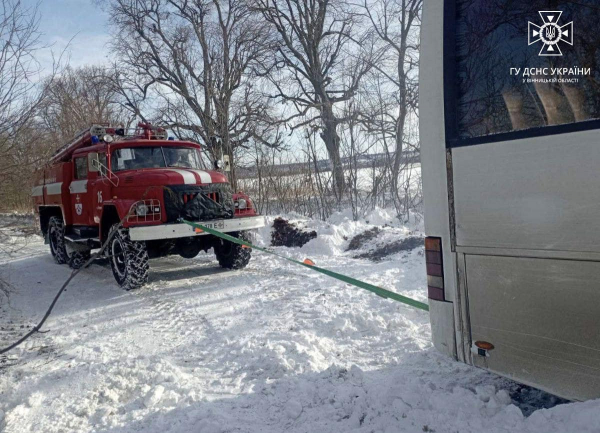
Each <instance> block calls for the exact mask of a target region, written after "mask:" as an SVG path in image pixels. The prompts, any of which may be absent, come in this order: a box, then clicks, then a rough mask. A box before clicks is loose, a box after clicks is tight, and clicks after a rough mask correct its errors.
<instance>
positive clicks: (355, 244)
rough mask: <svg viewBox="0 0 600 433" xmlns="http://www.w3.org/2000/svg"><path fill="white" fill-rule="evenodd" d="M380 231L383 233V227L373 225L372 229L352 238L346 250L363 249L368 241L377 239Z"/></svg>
mask: <svg viewBox="0 0 600 433" xmlns="http://www.w3.org/2000/svg"><path fill="white" fill-rule="evenodd" d="M379 233H381V229H380V228H379V227H373V228H372V229H369V230H366V231H364V232H362V233H359V234H357V235H356V236H354V237H353V238H352V239H351V240H350V243H349V244H348V248H346V251H355V250H359V249H361V248H362V247H363V246H364V245H365V244H366V243H367V242H369V241H371V240H373V239H375V238H376V237H377V235H379Z"/></svg>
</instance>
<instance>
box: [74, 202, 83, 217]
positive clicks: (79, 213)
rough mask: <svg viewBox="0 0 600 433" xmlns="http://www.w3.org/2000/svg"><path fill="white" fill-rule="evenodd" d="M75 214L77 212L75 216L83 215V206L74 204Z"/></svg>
mask: <svg viewBox="0 0 600 433" xmlns="http://www.w3.org/2000/svg"><path fill="white" fill-rule="evenodd" d="M75 212H77V215H81V214H82V213H83V205H82V204H81V203H75Z"/></svg>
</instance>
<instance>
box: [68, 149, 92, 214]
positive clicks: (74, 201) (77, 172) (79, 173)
mask: <svg viewBox="0 0 600 433" xmlns="http://www.w3.org/2000/svg"><path fill="white" fill-rule="evenodd" d="M88 182H89V180H88V164H87V157H85V156H82V157H76V158H75V159H74V163H73V180H72V181H71V184H70V185H69V192H70V194H71V215H73V225H84V226H86V225H89V220H90V215H91V209H90V207H91V200H90V193H89V188H88V186H89V185H88Z"/></svg>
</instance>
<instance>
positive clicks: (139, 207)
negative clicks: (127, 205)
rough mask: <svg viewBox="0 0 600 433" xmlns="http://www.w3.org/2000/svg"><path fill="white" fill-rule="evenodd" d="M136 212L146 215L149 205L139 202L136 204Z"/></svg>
mask: <svg viewBox="0 0 600 433" xmlns="http://www.w3.org/2000/svg"><path fill="white" fill-rule="evenodd" d="M135 213H136V215H139V216H146V215H147V214H148V206H146V205H145V204H144V203H138V204H137V205H136V206H135Z"/></svg>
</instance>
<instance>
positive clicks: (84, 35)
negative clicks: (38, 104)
mask: <svg viewBox="0 0 600 433" xmlns="http://www.w3.org/2000/svg"><path fill="white" fill-rule="evenodd" d="M37 3H38V0H23V4H24V5H26V6H27V7H33V6H35V5H36V4H37ZM39 13H40V16H41V20H40V32H41V33H43V35H42V41H43V43H44V44H45V45H50V48H48V49H44V50H42V52H39V53H38V55H37V56H36V57H37V59H38V61H39V62H40V64H41V66H42V67H43V68H44V69H45V70H50V69H51V67H52V52H54V53H55V55H58V54H60V53H61V52H62V51H63V50H64V49H65V47H67V45H69V41H71V42H70V45H69V48H68V50H67V52H66V54H67V55H68V56H69V64H70V65H71V66H81V65H84V64H96V65H100V64H105V63H107V62H109V60H108V59H107V55H108V48H107V43H108V41H109V29H108V23H109V17H108V14H106V13H105V12H103V11H102V10H101V9H100V8H99V7H98V6H96V5H95V3H94V2H93V0H41V2H40V6H39Z"/></svg>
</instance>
